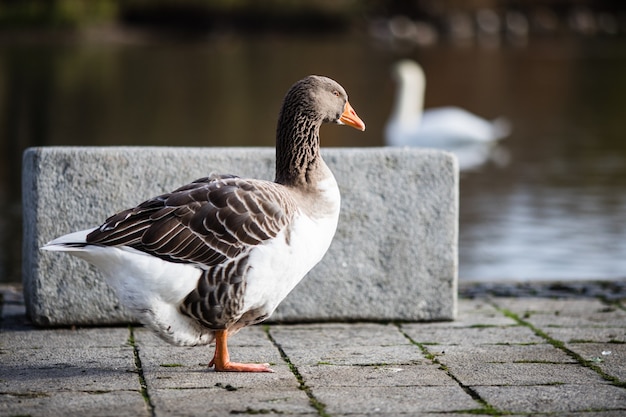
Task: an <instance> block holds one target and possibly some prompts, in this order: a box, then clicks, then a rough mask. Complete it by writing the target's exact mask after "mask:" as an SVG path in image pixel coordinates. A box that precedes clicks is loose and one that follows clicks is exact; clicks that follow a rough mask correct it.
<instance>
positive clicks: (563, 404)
mask: <svg viewBox="0 0 626 417" xmlns="http://www.w3.org/2000/svg"><path fill="white" fill-rule="evenodd" d="M473 388H474V389H475V390H476V391H477V392H478V394H479V395H480V396H481V398H483V399H484V400H486V401H487V402H488V403H489V404H491V405H493V406H494V407H496V408H497V409H498V410H500V411H508V412H512V413H552V414H556V413H561V414H562V413H571V412H575V411H599V410H612V409H617V410H622V412H623V410H624V409H626V407H625V405H626V390H624V389H623V388H619V387H616V386H613V385H608V384H591V385H556V386H545V385H541V386H477V387H473Z"/></svg>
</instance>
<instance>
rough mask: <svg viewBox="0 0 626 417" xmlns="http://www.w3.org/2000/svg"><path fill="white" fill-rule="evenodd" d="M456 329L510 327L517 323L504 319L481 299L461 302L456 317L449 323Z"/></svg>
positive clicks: (503, 316)
mask: <svg viewBox="0 0 626 417" xmlns="http://www.w3.org/2000/svg"><path fill="white" fill-rule="evenodd" d="M450 324H453V325H454V326H457V327H471V326H512V325H516V324H517V322H516V321H515V320H513V319H511V318H509V317H506V316H505V315H504V314H502V313H501V312H500V311H498V310H497V309H495V308H494V307H493V306H492V305H491V304H489V303H488V302H487V301H486V300H483V299H473V300H462V302H460V303H459V307H458V317H457V319H456V320H455V321H454V322H453V323H450Z"/></svg>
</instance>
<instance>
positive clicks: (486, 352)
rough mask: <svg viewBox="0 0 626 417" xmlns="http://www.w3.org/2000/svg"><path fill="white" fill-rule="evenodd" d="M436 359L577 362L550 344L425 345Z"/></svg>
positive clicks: (450, 360)
mask: <svg viewBox="0 0 626 417" xmlns="http://www.w3.org/2000/svg"><path fill="white" fill-rule="evenodd" d="M427 348H429V350H431V349H432V352H433V353H441V354H440V355H439V356H438V357H437V359H438V360H439V362H441V363H443V364H444V365H446V364H449V363H457V364H469V363H516V362H517V363H531V362H535V363H577V362H576V361H575V360H574V359H573V358H572V357H570V356H569V355H567V354H566V353H565V352H563V351H562V350H561V349H557V348H555V347H554V346H552V345H550V344H547V343H546V344H533V345H502V344H497V345H478V346H476V345H438V346H436V347H435V346H427Z"/></svg>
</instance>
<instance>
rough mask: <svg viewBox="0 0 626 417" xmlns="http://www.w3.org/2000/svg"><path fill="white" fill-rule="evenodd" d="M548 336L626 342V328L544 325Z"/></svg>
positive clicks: (561, 339) (567, 339)
mask: <svg viewBox="0 0 626 417" xmlns="http://www.w3.org/2000/svg"><path fill="white" fill-rule="evenodd" d="M542 330H543V331H544V332H546V334H548V336H550V337H552V338H554V339H556V340H560V341H563V342H569V343H574V342H605V343H615V344H620V343H626V328H624V327H622V328H620V327H577V326H574V327H544V328H542Z"/></svg>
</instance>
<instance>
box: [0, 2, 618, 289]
mask: <svg viewBox="0 0 626 417" xmlns="http://www.w3.org/2000/svg"><path fill="white" fill-rule="evenodd" d="M403 58H410V59H412V60H414V61H416V62H419V63H420V65H421V66H422V67H423V69H424V72H425V74H426V78H427V87H426V92H425V107H427V108H428V107H437V106H444V105H456V106H460V107H463V108H465V109H467V110H469V111H471V112H472V113H474V114H476V115H479V116H481V117H484V118H487V119H493V118H496V117H500V116H504V117H506V119H507V120H508V123H509V124H510V126H511V127H512V130H511V133H510V134H509V135H508V136H507V137H505V138H504V139H502V140H500V141H499V142H497V143H496V144H494V146H493V148H492V149H491V151H490V153H489V156H488V157H487V158H485V160H484V161H481V162H480V163H479V164H475V165H474V166H472V167H471V169H467V170H463V171H462V173H461V188H460V205H461V206H460V236H459V263H460V265H459V276H460V279H461V280H465V281H469V280H480V281H492V280H498V281H500V280H517V281H520V280H522V281H528V280H576V279H620V278H624V277H625V276H626V134H625V133H626V128H625V127H626V126H625V120H626V2H623V1H618V0H616V1H608V0H605V1H602V0H588V1H584V0H571V1H565V0H413V1H383V0H316V1H306V2H301V1H293V0H268V1H262V2H261V1H252V0H250V1H245V0H214V1H208V0H169V1H168V0H150V1H148V0H124V1H122V0H117V1H115V0H56V1H55V0H39V1H36V0H2V1H0V109H1V111H0V282H19V281H20V280H21V272H20V269H21V228H22V225H21V222H22V217H21V191H20V187H21V186H20V176H21V155H22V152H23V151H24V149H26V148H27V147H30V146H57V145H81V146H84V145H89V146H91V145H93V146H109V145H140V146H146V145H158V146H161V145H168V146H273V145H274V129H275V123H276V118H277V114H278V110H279V107H280V104H281V100H282V98H283V95H284V94H285V92H286V91H287V89H288V88H289V87H290V86H291V84H292V83H293V82H294V81H296V80H298V79H300V78H302V77H303V76H305V75H308V74H324V75H327V76H330V77H332V78H334V79H336V80H338V81H339V82H340V83H341V84H342V85H343V86H344V87H345V88H346V89H347V91H348V93H349V94H350V102H351V103H352V105H353V107H354V108H355V109H356V111H357V112H358V114H359V115H360V116H361V118H362V119H363V120H365V122H366V123H367V131H366V132H365V133H364V134H363V133H360V132H357V131H353V130H352V129H332V128H331V129H324V131H323V133H322V142H323V143H322V144H323V146H329V147H331V146H332V147H338V146H342V147H353V146H368V147H375V146H384V145H385V139H384V128H385V124H386V123H387V120H388V119H389V116H390V114H391V111H392V107H393V103H394V100H395V99H394V97H395V94H396V88H397V85H396V84H395V83H394V81H393V79H392V77H391V68H392V66H393V64H394V63H395V62H396V61H398V60H399V59H403ZM94 168H95V169H97V168H96V167H94ZM235 168H236V167H235ZM235 168H234V169H233V170H234V171H236V169H235ZM210 170H211V167H207V172H209V171H210ZM138 202H139V201H138ZM120 209H122V207H120ZM68 232H69V231H68Z"/></svg>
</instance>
